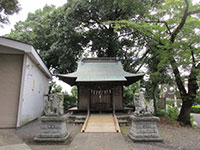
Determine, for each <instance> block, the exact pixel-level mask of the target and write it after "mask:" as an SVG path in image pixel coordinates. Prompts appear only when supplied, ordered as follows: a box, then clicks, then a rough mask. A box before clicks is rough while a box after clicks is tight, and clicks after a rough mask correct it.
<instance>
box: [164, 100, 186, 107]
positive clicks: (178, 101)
mask: <svg viewBox="0 0 200 150" xmlns="http://www.w3.org/2000/svg"><path fill="white" fill-rule="evenodd" d="M174 102H175V100H174V99H172V100H171V99H167V100H166V104H167V105H170V106H174ZM181 105H182V100H181V99H177V107H178V108H181Z"/></svg>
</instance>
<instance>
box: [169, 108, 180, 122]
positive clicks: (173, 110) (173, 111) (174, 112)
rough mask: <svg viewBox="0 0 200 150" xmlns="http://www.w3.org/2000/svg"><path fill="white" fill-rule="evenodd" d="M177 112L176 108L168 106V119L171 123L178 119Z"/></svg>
mask: <svg viewBox="0 0 200 150" xmlns="http://www.w3.org/2000/svg"><path fill="white" fill-rule="evenodd" d="M178 115H179V111H178V109H177V108H175V107H172V106H170V105H168V117H169V121H170V122H171V123H175V122H176V121H177V119H178Z"/></svg>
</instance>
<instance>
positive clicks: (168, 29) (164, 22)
mask: <svg viewBox="0 0 200 150" xmlns="http://www.w3.org/2000/svg"><path fill="white" fill-rule="evenodd" d="M145 22H147V23H154V22H155V23H163V24H165V26H166V28H167V31H168V33H169V34H170V35H171V34H172V32H171V30H170V28H169V26H168V23H167V22H166V21H160V20H158V21H145Z"/></svg>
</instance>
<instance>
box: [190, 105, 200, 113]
mask: <svg viewBox="0 0 200 150" xmlns="http://www.w3.org/2000/svg"><path fill="white" fill-rule="evenodd" d="M191 112H192V113H198V114H200V105H196V106H192V110H191Z"/></svg>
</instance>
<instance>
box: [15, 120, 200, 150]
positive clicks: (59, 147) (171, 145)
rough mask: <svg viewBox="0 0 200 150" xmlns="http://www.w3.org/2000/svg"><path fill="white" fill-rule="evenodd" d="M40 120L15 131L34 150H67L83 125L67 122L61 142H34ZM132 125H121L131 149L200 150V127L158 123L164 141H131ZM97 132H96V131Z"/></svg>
mask: <svg viewBox="0 0 200 150" xmlns="http://www.w3.org/2000/svg"><path fill="white" fill-rule="evenodd" d="M39 125H40V122H39V121H34V122H32V123H29V124H28V125H26V126H23V127H22V128H20V129H17V130H16V131H15V133H16V134H17V135H18V136H19V137H21V138H22V139H23V140H24V141H25V142H26V143H27V144H28V145H29V146H30V147H31V148H32V150H66V149H68V148H69V144H70V143H71V141H72V140H73V139H74V137H75V136H76V135H77V134H78V133H80V129H81V126H80V125H76V126H75V125H73V124H70V123H67V129H68V132H69V133H70V140H68V142H67V143H61V144H52V143H46V144H38V143H34V142H33V140H32V139H33V138H34V137H35V136H37V135H38V133H39ZM129 130H130V126H123V127H121V132H122V135H123V137H124V138H125V141H126V142H127V145H128V146H129V148H130V150H200V128H196V129H193V128H187V127H179V126H172V125H169V124H165V123H164V124H161V123H158V131H159V134H160V136H161V137H162V138H163V139H164V142H158V143H152V142H147V143H135V142H133V141H131V140H130V139H129V138H128V136H127V134H128V132H129ZM94 134H95V133H94Z"/></svg>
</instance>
